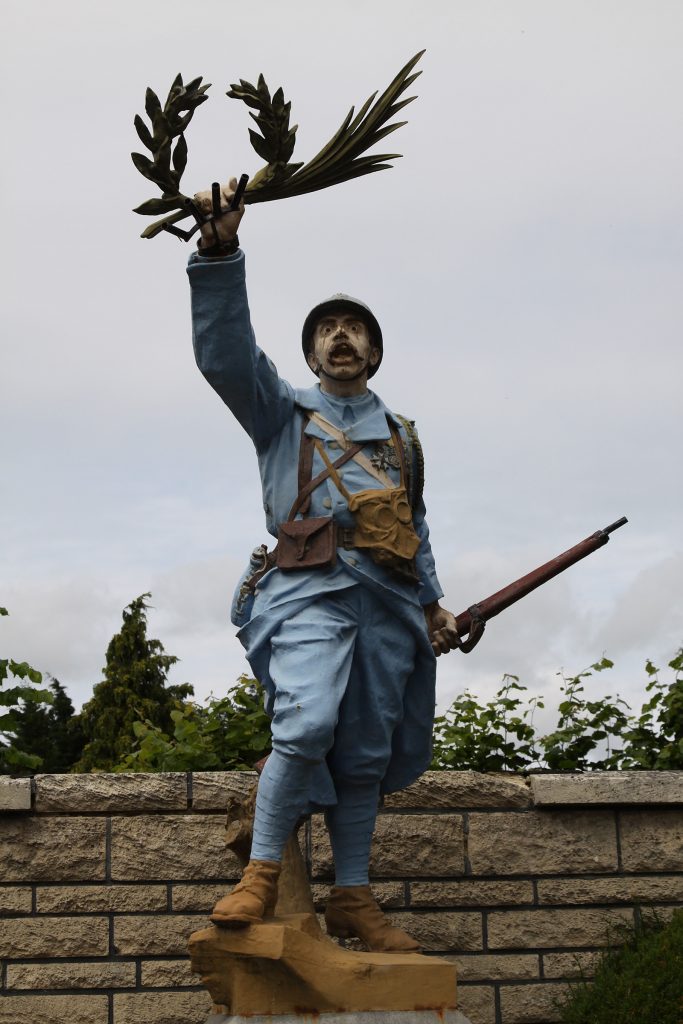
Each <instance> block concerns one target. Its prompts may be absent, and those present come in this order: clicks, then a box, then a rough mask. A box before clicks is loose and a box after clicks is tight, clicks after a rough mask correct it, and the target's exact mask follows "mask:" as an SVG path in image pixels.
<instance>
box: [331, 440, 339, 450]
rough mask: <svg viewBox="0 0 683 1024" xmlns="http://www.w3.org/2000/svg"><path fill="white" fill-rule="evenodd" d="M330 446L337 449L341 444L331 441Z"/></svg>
mask: <svg viewBox="0 0 683 1024" xmlns="http://www.w3.org/2000/svg"><path fill="white" fill-rule="evenodd" d="M329 447H330V448H335V449H337V448H338V447H339V445H338V444H337V442H336V441H330V443H329Z"/></svg>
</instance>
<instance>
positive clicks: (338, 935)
mask: <svg viewBox="0 0 683 1024" xmlns="http://www.w3.org/2000/svg"><path fill="white" fill-rule="evenodd" d="M325 927H326V928H327V934H328V935H332V936H333V937H334V938H335V939H360V940H361V942H364V943H365V945H366V946H367V947H368V949H370V950H372V952H373V953H421V952H422V946H416V947H415V948H413V949H392V948H391V947H388V946H383V947H381V948H380V949H374V948H373V947H372V946H371V944H370V943H369V942H368V941H367V939H365V938H363V936H362V935H359V934H358V932H357V931H355V930H353V929H349V928H344V927H343V926H340V925H334V924H328V922H327V921H325Z"/></svg>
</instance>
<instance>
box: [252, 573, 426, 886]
mask: <svg viewBox="0 0 683 1024" xmlns="http://www.w3.org/2000/svg"><path fill="white" fill-rule="evenodd" d="M415 655H416V640H415V637H414V635H413V634H412V633H411V632H410V631H409V630H407V629H405V627H404V626H403V625H402V624H401V623H400V622H398V620H396V619H395V618H394V617H393V616H392V615H391V613H390V612H389V611H388V610H387V607H386V605H384V604H383V603H382V602H381V601H380V600H379V599H378V598H377V597H376V596H375V595H374V594H373V593H371V592H370V591H368V590H367V589H366V588H365V587H362V586H359V585H354V586H351V587H348V588H346V589H344V590H341V591H336V592H333V593H331V594H329V595H326V596H323V597H321V598H320V599H319V600H317V601H315V602H313V603H311V604H310V605H308V606H306V607H305V608H303V609H302V610H300V611H299V612H297V613H295V614H294V615H292V616H291V617H290V618H288V619H286V620H285V621H284V622H283V623H282V624H281V625H280V628H279V629H278V631H277V632H276V633H275V634H274V635H273V636H272V638H271V655H270V666H269V671H270V677H271V679H272V681H273V684H274V686H275V701H274V705H273V723H272V732H273V754H272V755H271V757H270V758H269V760H268V763H267V765H266V769H265V770H264V772H263V774H262V776H261V779H260V782H259V790H258V797H257V802H256V815H255V820H254V841H253V845H252V857H253V858H255V859H259V860H280V859H281V857H282V849H283V847H284V844H285V842H286V841H287V838H288V836H289V834H290V832H291V830H292V828H293V827H294V825H295V823H296V821H297V819H298V818H299V816H300V815H301V814H302V813H303V811H304V809H305V808H306V806H307V804H308V796H309V792H310V782H311V776H312V772H313V771H314V769H315V767H316V765H319V764H320V763H321V762H322V761H324V760H326V762H327V766H328V768H329V770H330V773H331V775H332V779H333V782H334V785H335V789H336V793H337V804H336V806H335V807H333V808H331V809H330V810H329V811H328V813H327V815H326V820H327V824H328V828H329V830H330V838H331V841H332V849H333V853H334V857H335V870H336V875H337V884H338V885H363V884H366V883H367V867H368V860H369V853H370V840H371V837H372V831H373V828H374V824H375V816H376V813H377V802H378V794H379V786H380V782H381V780H382V778H383V777H384V774H385V772H386V769H387V766H388V764H389V761H390V758H391V744H392V736H393V733H394V730H395V728H396V726H397V725H398V723H399V722H400V721H401V719H402V717H403V698H404V693H405V688H406V683H407V681H408V679H409V677H410V675H411V674H412V672H413V667H414V662H415ZM349 879H352V880H349Z"/></svg>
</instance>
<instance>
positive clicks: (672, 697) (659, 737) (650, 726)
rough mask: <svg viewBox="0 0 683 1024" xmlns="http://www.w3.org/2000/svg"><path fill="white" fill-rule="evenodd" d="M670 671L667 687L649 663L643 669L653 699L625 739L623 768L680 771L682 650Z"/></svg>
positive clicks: (682, 745)
mask: <svg viewBox="0 0 683 1024" xmlns="http://www.w3.org/2000/svg"><path fill="white" fill-rule="evenodd" d="M669 668H670V669H672V670H673V673H674V678H673V682H671V683H670V684H669V685H667V684H666V683H663V682H661V681H660V679H659V669H658V668H656V667H655V666H654V665H653V664H652V662H651V661H648V662H647V663H646V665H645V671H646V672H647V674H648V676H649V680H650V681H649V682H648V684H647V687H646V690H647V692H648V693H650V694H652V696H651V697H650V699H649V701H647V703H646V704H644V705H643V708H642V710H641V713H640V715H639V716H638V718H637V719H636V721H635V723H634V724H633V726H632V728H631V729H630V730H629V732H628V733H627V735H626V739H627V742H628V745H627V748H626V757H625V763H624V767H625V768H659V769H681V768H683V647H681V648H679V650H678V652H677V653H676V655H675V657H674V658H672V659H671V661H670V662H669Z"/></svg>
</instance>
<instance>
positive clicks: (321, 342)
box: [308, 312, 379, 381]
mask: <svg viewBox="0 0 683 1024" xmlns="http://www.w3.org/2000/svg"><path fill="white" fill-rule="evenodd" d="M378 360H379V349H378V348H376V347H375V346H374V345H373V344H372V339H371V337H370V332H369V331H368V329H367V327H366V325H365V323H364V322H363V321H362V320H360V319H359V318H358V317H357V316H354V314H353V313H344V312H340V313H330V314H328V315H327V316H324V317H323V318H322V319H321V320H319V321H318V323H317V324H316V327H315V331H314V332H313V345H312V347H311V350H310V351H309V353H308V365H309V366H310V367H311V369H312V370H313V371H314V372H316V373H318V374H323V375H324V376H326V377H331V378H332V379H333V380H340V381H341V380H352V379H354V378H356V377H360V376H361V375H362V374H363V372H366V373H367V371H368V369H369V368H370V367H372V366H376V365H377V362H378Z"/></svg>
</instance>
